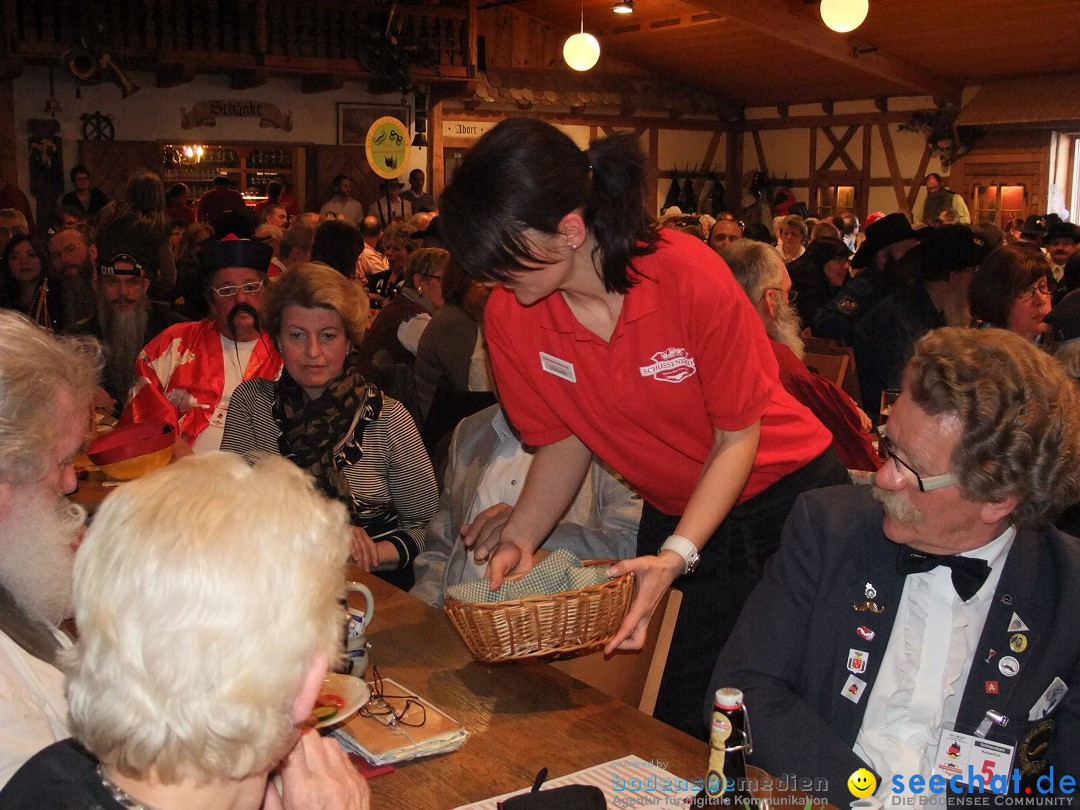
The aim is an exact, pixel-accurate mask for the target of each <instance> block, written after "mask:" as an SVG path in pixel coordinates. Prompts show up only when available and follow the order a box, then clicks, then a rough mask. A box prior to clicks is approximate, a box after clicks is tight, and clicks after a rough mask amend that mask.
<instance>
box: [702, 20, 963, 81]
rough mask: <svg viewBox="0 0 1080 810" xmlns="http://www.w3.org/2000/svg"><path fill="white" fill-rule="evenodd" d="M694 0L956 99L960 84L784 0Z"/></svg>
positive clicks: (852, 64)
mask: <svg viewBox="0 0 1080 810" xmlns="http://www.w3.org/2000/svg"><path fill="white" fill-rule="evenodd" d="M691 2H693V4H694V5H695V6H697V7H698V8H701V9H703V10H705V11H712V12H715V13H717V14H720V15H723V16H725V17H727V18H729V19H730V20H732V21H734V22H737V23H739V24H740V25H745V26H747V27H749V28H753V29H754V30H756V31H760V32H762V33H763V34H768V35H769V36H772V37H775V38H777V39H779V40H781V41H782V42H785V43H787V44H789V45H792V46H794V47H796V48H800V49H802V50H804V51H809V52H810V53H815V54H817V55H818V56H822V57H825V58H826V59H829V60H831V61H833V62H836V63H838V64H841V65H843V66H845V67H848V68H850V69H852V70H855V71H858V72H860V73H865V74H868V75H871V76H875V77H877V78H880V79H887V80H888V81H891V82H894V83H896V84H898V85H900V86H901V87H904V88H906V89H908V90H912V91H915V92H917V93H920V94H923V95H928V96H933V97H934V98H942V99H957V100H958V99H959V98H960V92H961V90H962V89H963V88H962V86H961V84H960V83H959V82H953V81H950V80H949V79H947V78H945V77H944V76H939V75H938V74H936V73H933V72H932V71H929V70H924V69H923V68H921V67H918V66H917V65H912V64H910V63H909V62H905V61H904V60H902V59H900V58H898V57H896V56H893V55H891V54H889V53H886V52H885V51H882V50H880V49H878V48H877V47H876V46H874V45H871V44H870V43H863V42H859V41H858V40H857V39H856V38H853V37H851V36H841V35H840V34H836V33H834V32H832V31H830V30H829V29H828V28H826V27H825V26H824V24H823V23H821V22H820V21H819V20H815V19H813V18H811V17H810V16H803V15H801V14H793V13H792V11H791V6H790V5H789V4H788V3H787V2H786V0H757V2H756V3H747V2H745V0H691Z"/></svg>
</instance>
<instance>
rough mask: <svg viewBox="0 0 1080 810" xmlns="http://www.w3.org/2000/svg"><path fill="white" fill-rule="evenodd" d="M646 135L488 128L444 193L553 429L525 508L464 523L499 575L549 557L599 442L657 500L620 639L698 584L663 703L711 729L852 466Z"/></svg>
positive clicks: (631, 645) (527, 418)
mask: <svg viewBox="0 0 1080 810" xmlns="http://www.w3.org/2000/svg"><path fill="white" fill-rule="evenodd" d="M645 190H646V167H645V159H644V156H643V155H642V154H641V152H640V150H639V148H638V146H637V142H636V140H635V139H634V138H632V137H630V136H613V137H610V138H605V139H603V140H600V141H597V142H595V143H593V144H592V145H591V146H590V147H589V149H588V150H587V151H582V150H581V149H579V148H578V147H577V146H576V145H575V144H574V142H573V141H572V140H571V139H570V138H569V137H567V136H566V135H565V134H563V133H562V132H560V131H559V130H557V129H556V128H555V127H553V126H551V125H550V124H547V123H544V122H542V121H539V120H536V119H509V120H507V121H504V122H502V123H500V124H499V125H498V126H496V127H495V128H493V129H492V130H491V131H490V132H488V133H487V134H486V135H484V136H483V137H482V138H481V139H480V140H479V141H478V142H477V144H476V145H475V146H474V147H473V148H472V149H471V150H470V151H469V153H468V154H467V155H466V157H465V159H464V161H463V162H462V164H461V165H460V166H459V168H458V169H457V171H456V172H455V173H454V177H453V180H452V181H451V183H450V185H449V186H448V187H447V189H446V191H445V193H444V194H443V197H442V200H441V204H440V206H439V210H440V216H441V218H442V220H443V221H444V225H445V227H446V233H447V240H448V242H449V247H450V251H451V254H452V255H453V256H454V258H455V259H456V260H457V261H458V262H459V263H460V264H461V265H462V266H463V267H464V268H465V269H466V270H468V271H469V272H470V273H471V274H473V275H474V276H476V277H478V278H481V279H486V280H493V281H498V282H500V283H501V285H500V286H499V287H497V288H496V289H495V290H494V291H493V293H492V295H491V298H490V300H489V302H488V306H487V312H486V316H485V325H486V330H487V339H488V345H489V349H490V354H491V361H492V366H493V368H494V371H495V378H496V382H497V383H498V388H499V394H500V398H501V399H502V402H503V405H504V407H505V408H506V410H507V412H508V414H509V415H510V418H511V420H512V422H513V423H514V425H515V427H517V428H518V430H519V431H520V433H521V437H522V441H523V442H524V443H525V444H529V445H535V446H537V447H538V450H537V452H536V456H535V459H534V461H533V464H532V467H531V469H530V471H529V475H528V477H527V479H526V483H525V485H524V487H523V489H522V493H521V496H520V498H519V500H518V502H517V506H516V507H515V509H514V510H513V511H512V512H510V513H509V515H508V516H507V515H506V514H505V513H500V514H499V515H494V514H492V515H488V514H487V513H482V514H481V515H480V516H479V517H478V518H477V519H476V520H474V521H473V523H472V524H471V525H469V526H466V527H463V530H462V532H463V535H464V539H465V542H466V544H467V545H470V546H473V547H474V549H475V555H476V557H477V559H480V560H483V559H485V558H487V557H489V556H490V559H491V563H490V566H489V572H490V576H491V584H492V588H496V587H498V585H499V584H500V583H501V581H502V579H503V577H504V576H505V575H506V574H509V573H511V572H514V571H523V570H527V569H528V568H530V567H531V566H532V556H533V552H535V551H536V550H537V549H538V548H539V546H540V544H541V542H542V541H543V538H544V537H546V536H547V534H548V532H549V531H550V530H551V528H552V526H554V524H555V523H556V522H557V521H558V520H559V518H560V516H561V515H562V514H563V512H564V511H565V510H566V508H567V506H568V505H569V504H570V502H571V501H572V500H573V498H574V495H575V494H576V493H577V491H578V489H579V487H580V485H581V482H582V480H583V479H584V476H585V472H586V470H587V469H588V466H589V463H590V461H591V459H592V456H593V454H594V453H595V454H596V455H597V456H598V457H599V458H601V459H602V460H603V461H605V462H607V463H608V464H609V465H610V466H611V467H612V468H614V469H615V470H616V471H617V472H618V473H620V474H621V475H622V476H623V477H624V478H625V479H626V480H627V481H628V482H629V483H630V485H631V486H633V487H634V488H635V489H637V490H638V492H640V493H641V495H642V497H643V498H644V500H645V503H646V505H645V508H644V510H643V513H642V521H641V527H640V529H639V533H638V549H637V550H638V554H639V555H641V556H639V557H637V558H635V559H632V560H625V561H622V562H620V563H617V564H616V565H614V566H613V567H612V572H611V573H612V575H614V576H618V575H620V574H622V573H624V572H626V571H634V572H635V573H636V574H637V576H638V577H639V589H638V594H637V597H636V598H635V600H634V603H633V605H632V606H631V609H630V612H629V614H628V616H627V618H626V620H625V621H624V622H623V625H622V626H621V627H620V628H619V631H618V633H617V634H616V636H615V638H614V639H613V640H612V642H611V643H610V644H609V645H608V651H609V652H610V651H612V650H614V649H615V648H617V647H621V648H624V649H638V648H640V647H641V645H642V643H643V641H644V638H645V631H646V628H647V626H648V622H649V618H650V616H651V615H652V613H653V611H654V609H655V607H656V604H657V603H658V602H659V600H660V598H661V597H662V596H663V594H664V592H665V591H666V590H667V589H668V588H669V587H671V586H672V585H673V584H674V585H675V587H677V588H679V589H680V590H681V591H682V592H683V605H682V609H681V611H680V614H679V621H678V623H677V626H676V629H675V636H674V639H673V641H672V647H671V651H670V653H669V656H668V665H667V668H666V670H665V673H664V678H663V682H662V683H661V689H660V696H659V699H658V703H657V708H656V711H655V715H656V716H657V717H658V718H660V719H661V720H664V721H665V722H667V723H669V724H671V725H674V726H676V727H678V728H682V729H683V730H685V731H687V732H689V733H691V734H693V735H695V736H698V737H704V728H703V727H702V725H701V717H702V705H703V704H704V702H705V701H706V699H707V698H706V694H705V693H706V690H707V689H708V682H709V676H710V675H711V673H712V669H713V665H714V663H715V661H716V656H717V655H718V653H719V651H720V648H721V646H722V645H723V642H724V641H725V640H726V639H727V636H728V634H729V633H730V631H731V628H732V626H733V625H734V623H735V620H736V618H737V617H738V614H739V611H740V609H741V608H742V605H743V603H744V602H745V600H746V598H747V596H748V595H749V593H750V590H751V589H752V588H753V586H754V585H755V584H756V583H757V581H758V580H759V579H760V577H761V574H762V570H763V566H764V563H765V561H766V560H767V559H768V558H769V556H771V555H772V553H773V552H774V551H775V550H776V548H777V547H778V545H779V538H780V531H781V529H782V527H783V524H784V521H785V520H786V518H787V515H788V512H789V511H790V509H791V505H792V503H793V501H794V499H795V498H796V497H797V496H798V495H799V494H800V493H801V492H803V491H805V490H807V489H813V488H815V487H818V486H825V485H829V484H835V483H843V482H844V481H846V480H847V479H846V470H845V469H844V467H843V465H842V464H841V463H840V461H839V460H838V459H837V458H836V456H835V455H834V454H833V452H832V451H831V450H830V449H829V445H830V442H831V436H830V434H829V432H828V431H827V430H826V429H825V428H824V427H823V426H822V425H821V423H820V422H818V421H817V419H815V418H814V416H813V415H812V414H811V413H810V412H809V411H808V410H807V409H806V408H804V407H803V406H802V405H800V404H799V403H798V402H796V401H795V400H794V399H793V398H792V397H791V396H790V395H789V394H787V393H786V392H785V391H784V389H783V387H782V386H781V385H780V384H779V382H778V379H777V366H776V359H775V357H774V356H773V354H772V351H771V349H770V348H769V344H768V341H767V339H766V336H765V332H764V329H763V327H762V325H761V322H760V320H759V319H758V318H757V316H756V314H755V312H754V310H753V308H752V307H751V305H750V302H749V300H748V299H747V298H746V295H745V294H744V293H743V292H742V290H741V288H739V286H738V285H737V284H736V282H735V280H734V278H733V277H732V275H731V271H730V270H729V269H728V268H727V266H726V265H725V264H724V263H723V261H722V260H720V258H719V257H718V256H716V254H715V253H713V252H712V251H711V250H710V249H709V248H708V246H706V245H705V244H704V243H703V242H701V241H700V240H695V239H693V238H692V237H689V236H685V235H682V234H677V233H671V232H668V231H662V232H658V231H657V230H656V227H655V224H654V221H653V219H652V217H651V216H650V215H649V213H648V211H647V210H646V208H645V205H644V200H645Z"/></svg>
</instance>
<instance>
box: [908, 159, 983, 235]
mask: <svg viewBox="0 0 1080 810" xmlns="http://www.w3.org/2000/svg"><path fill="white" fill-rule="evenodd" d="M948 210H952V211H955V212H956V219H957V222H959V223H960V224H961V225H970V224H971V213H970V212H969V211H968V207H967V204H966V203H965V202H964V198H963V197H961V196H960V195H959V194H957V193H956V192H955V191H953V190H952V189H951V188H945V185H944V184H943V183H942V182H941V175H940V174H938V173H937V172H930V174H928V175H926V196H925V197H923V198H922V199H921V200H919V201H918V202H916V203H915V208H914V210H913V211H912V219H914V220H915V222H921V223H923V224H924V225H934V226H936V225H938V224H939V223H940V221H941V219H940V217H941V212H942V211H948Z"/></svg>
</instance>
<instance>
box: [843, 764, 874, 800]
mask: <svg viewBox="0 0 1080 810" xmlns="http://www.w3.org/2000/svg"><path fill="white" fill-rule="evenodd" d="M847 787H848V790H850V791H851V795H852V796H854V797H855V798H857V799H865V798H866V797H867V796H869V795H870V794H871V793H873V792H874V791H875V790H877V777H875V776H874V775H873V774H872V773H870V771H868V770H867V769H866V768H859V770H857V771H855V773H853V774H852V775H851V776H849V777H848V780H847Z"/></svg>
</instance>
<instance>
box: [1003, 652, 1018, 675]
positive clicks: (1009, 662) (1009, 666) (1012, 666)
mask: <svg viewBox="0 0 1080 810" xmlns="http://www.w3.org/2000/svg"><path fill="white" fill-rule="evenodd" d="M998 669H999V670H1001V674H1002V675H1004V676H1005V677H1006V678H1011V677H1012V676H1013V675H1015V674H1016V673H1017V672H1019V671H1020V662H1019V661H1017V660H1016V659H1015V658H1013V657H1012V656H1011V655H1006V656H1005V657H1004V658H1002V659H1001V660H1000V661H998Z"/></svg>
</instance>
